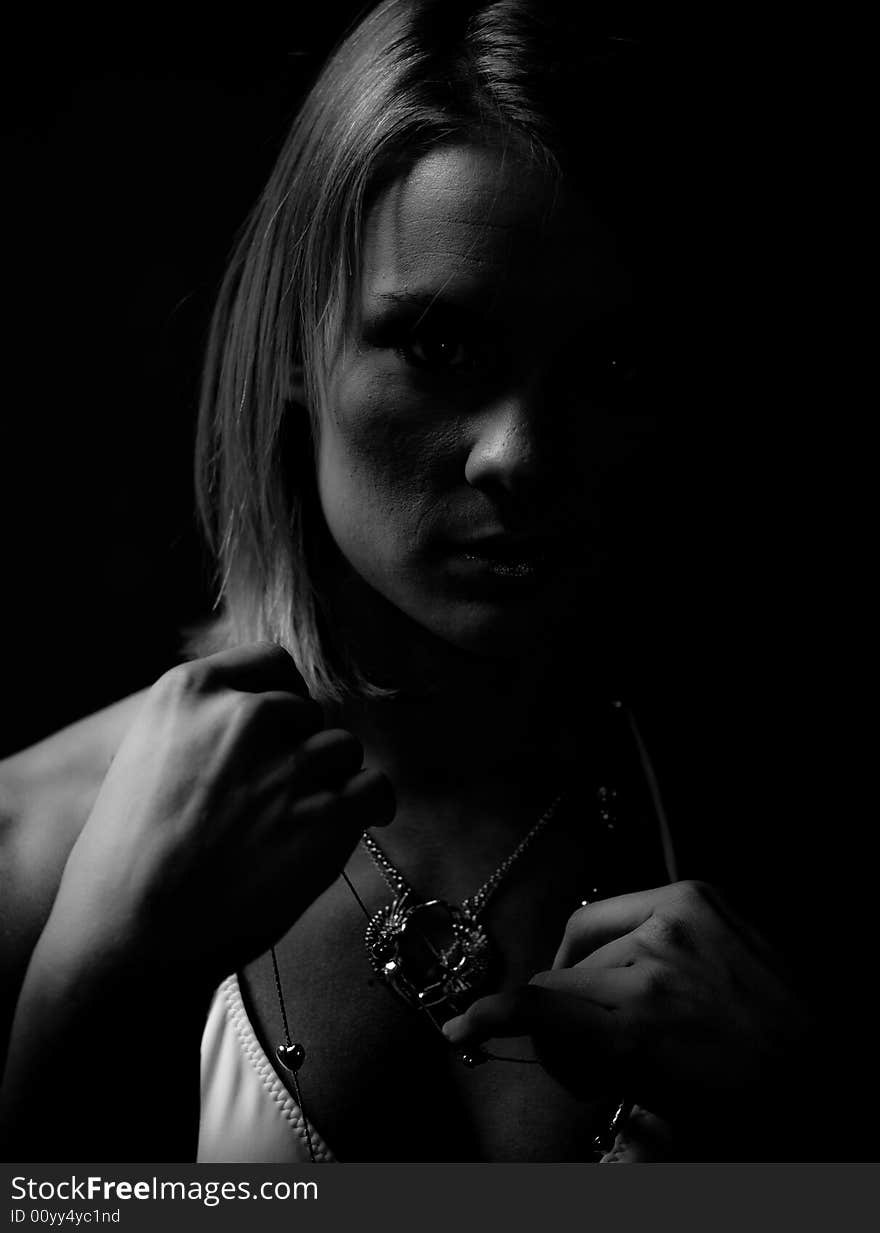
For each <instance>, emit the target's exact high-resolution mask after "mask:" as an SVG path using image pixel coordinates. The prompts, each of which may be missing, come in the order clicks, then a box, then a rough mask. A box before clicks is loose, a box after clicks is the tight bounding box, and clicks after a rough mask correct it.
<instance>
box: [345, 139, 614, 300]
mask: <svg viewBox="0 0 880 1233" xmlns="http://www.w3.org/2000/svg"><path fill="white" fill-rule="evenodd" d="M362 288H363V294H364V297H365V298H366V299H367V300H370V299H372V298H376V297H378V298H381V297H382V296H385V295H394V294H400V293H404V294H417V293H418V292H419V291H421V290H425V291H428V292H429V293H430V292H431V291H440V290H441V289H442V290H443V291H444V292H446V291H449V290H450V289H451V290H452V291H454V292H456V293H460V294H462V295H463V296H466V297H468V298H472V299H478V300H480V301H482V302H483V303H482V307H484V308H486V309H492V310H495V311H499V310H503V309H504V308H505V307H510V306H511V305H514V304H515V305H517V306H518V307H521V304H522V302H523V301H524V300H527V301H528V303H529V304H531V305H533V306H534V308H535V310H536V311H537V312H542V313H543V312H546V311H547V310H548V308H550V307H552V308H553V309H554V310H555V311H556V312H557V313H558V312H559V311H568V310H575V309H576V310H577V311H578V315H580V316H583V315H599V314H601V313H602V312H604V311H606V310H612V309H613V308H615V307H617V306H618V305H619V304H620V303H621V302H625V301H626V300H627V299H628V298H629V278H628V275H627V274H626V272H625V271H624V270H623V269H622V268H621V267H620V265H619V263H618V261H617V258H616V254H615V249H614V240H613V236H612V235H611V233H610V232H609V230H608V229H607V228H606V227H605V226H604V225H603V224H601V223H600V222H599V220H598V219H597V218H595V217H594V216H593V215H592V213H591V211H590V209H589V206H588V204H587V202H586V200H585V199H584V198H583V197H582V196H580V195H579V194H578V193H576V192H573V191H572V190H570V189H567V188H566V187H565V185H564V184H561V183H559V182H558V181H557V180H556V179H555V178H552V177H551V176H549V175H548V174H546V173H544V172H543V171H542V170H541V169H539V168H536V167H534V166H532V165H530V164H528V163H525V162H524V161H522V160H521V159H520V158H518V157H516V156H515V155H514V154H513V153H511V152H509V151H508V152H505V151H501V150H495V149H491V148H485V147H481V146H469V145H468V146H465V145H462V146H452V147H446V148H442V149H438V150H434V151H432V152H431V153H429V154H427V155H426V156H425V157H423V158H422V159H420V160H419V161H418V162H417V163H416V164H415V165H414V166H413V167H412V168H411V169H410V170H409V171H408V172H407V173H406V174H405V175H404V176H402V177H400V178H399V179H398V180H396V181H395V182H394V183H393V184H391V185H390V187H388V188H387V189H386V190H385V191H384V192H383V193H382V194H381V196H380V197H379V198H378V200H377V201H376V203H375V205H374V207H373V209H372V210H371V211H370V213H369V215H368V218H367V224H366V227H365V230H364V246H363V267H362Z"/></svg>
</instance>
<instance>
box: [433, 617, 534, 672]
mask: <svg viewBox="0 0 880 1233" xmlns="http://www.w3.org/2000/svg"><path fill="white" fill-rule="evenodd" d="M548 615H549V614H547V613H543V614H542V612H541V611H540V608H539V607H538V606H537V605H534V604H529V605H528V606H525V605H517V606H516V607H513V606H488V605H479V606H475V607H469V608H468V610H467V611H466V612H464V613H462V612H452V613H449V614H448V617H447V619H446V620H441V621H438V620H437V613H436V611H435V612H434V614H433V618H432V619H431V620H430V621H429V622H425V624H426V626H427V628H429V629H430V631H431V632H432V633H434V634H436V635H437V636H438V637H439V638H441V639H442V640H443V641H444V642H445V643H447V644H448V645H451V646H453V647H455V648H457V649H458V650H460V651H465V652H467V653H468V654H470V655H476V656H479V657H480V658H483V659H498V660H516V659H520V658H521V657H522V656H523V655H527V654H529V653H533V652H534V651H535V650H537V649H538V648H539V647H542V646H544V645H545V644H546V640H547V631H548V620H547V617H548ZM542 617H543V619H542Z"/></svg>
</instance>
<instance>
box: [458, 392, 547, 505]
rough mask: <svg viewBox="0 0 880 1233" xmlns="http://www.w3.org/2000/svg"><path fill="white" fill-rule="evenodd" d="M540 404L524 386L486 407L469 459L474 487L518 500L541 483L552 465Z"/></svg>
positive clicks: (467, 472)
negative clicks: (547, 453)
mask: <svg viewBox="0 0 880 1233" xmlns="http://www.w3.org/2000/svg"><path fill="white" fill-rule="evenodd" d="M542 403H543V398H542V397H541V396H540V393H539V391H538V390H537V389H532V390H523V391H518V392H510V393H508V394H506V395H505V396H504V397H503V398H501V399H499V400H498V401H497V402H496V403H495V404H494V405H493V406H492V407H490V408H486V409H485V410H484V412H483V414H482V415H481V416H480V417H479V419H478V421H477V429H476V435H475V437H474V439H473V442H472V444H471V448H470V451H469V453H468V458H467V462H466V463H465V479H466V480H467V482H468V483H469V484H470V485H471V487H473V488H478V489H481V490H482V491H484V492H486V493H488V494H489V495H502V494H503V495H504V496H505V497H506V498H508V499H519V498H522V497H526V496H529V495H530V494H532V493H533V492H534V491H535V490H536V489H537V488H539V487H540V486H541V485H542V483H543V482H544V480H545V479H546V471H547V464H548V459H547V457H546V442H545V441H543V439H542V438H543V436H544V433H543V431H542V429H543V424H542V420H543V416H544V408H543V406H542Z"/></svg>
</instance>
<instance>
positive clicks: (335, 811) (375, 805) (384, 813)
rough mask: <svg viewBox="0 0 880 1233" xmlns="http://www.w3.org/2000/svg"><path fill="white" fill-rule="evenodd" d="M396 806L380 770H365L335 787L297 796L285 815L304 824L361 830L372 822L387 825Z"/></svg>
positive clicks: (386, 779) (391, 790)
mask: <svg viewBox="0 0 880 1233" xmlns="http://www.w3.org/2000/svg"><path fill="white" fill-rule="evenodd" d="M396 808H397V803H396V801H395V799H394V791H393V789H392V787H391V784H390V782H389V780H388V777H387V776H386V775H383V774H382V772H381V771H369V770H364V771H359V772H358V773H357V774H356V775H352V777H351V778H350V779H349V780H348V781H347V782H346V783H345V784H343V785H342V787H340V788H338V789H335V790H324V791H320V792H314V793H312V794H311V795H309V796H306V797H303V798H301V799H299V800H296V801H295V802H294V803H293V806H292V808H291V809H290V810H289V813H288V816H289V817H290V818H291V819H292V821H293V822H295V823H296V824H298V825H300V826H303V827H306V826H315V825H320V826H326V825H328V824H329V825H334V824H337V825H342V826H345V827H347V828H350V829H352V830H354V831H355V832H360V831H365V830H366V829H367V828H368V827H371V826H387V825H388V823H389V822H391V820H392V818H393V817H394V813H395V810H396Z"/></svg>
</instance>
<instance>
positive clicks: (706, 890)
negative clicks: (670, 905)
mask: <svg viewBox="0 0 880 1233" xmlns="http://www.w3.org/2000/svg"><path fill="white" fill-rule="evenodd" d="M670 889H671V890H672V892H673V893H674V897H675V899H676V901H677V902H678V903H680V904H682V905H683V906H684V907H685V908H688V909H697V908H703V907H705V906H706V904H708V903H709V902H711V898H712V888H711V886H709V884H708V882H699V881H696V880H694V879H692V878H689V879H688V880H687V881H684V882H675V883H673V885H672V887H671V888H670Z"/></svg>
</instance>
